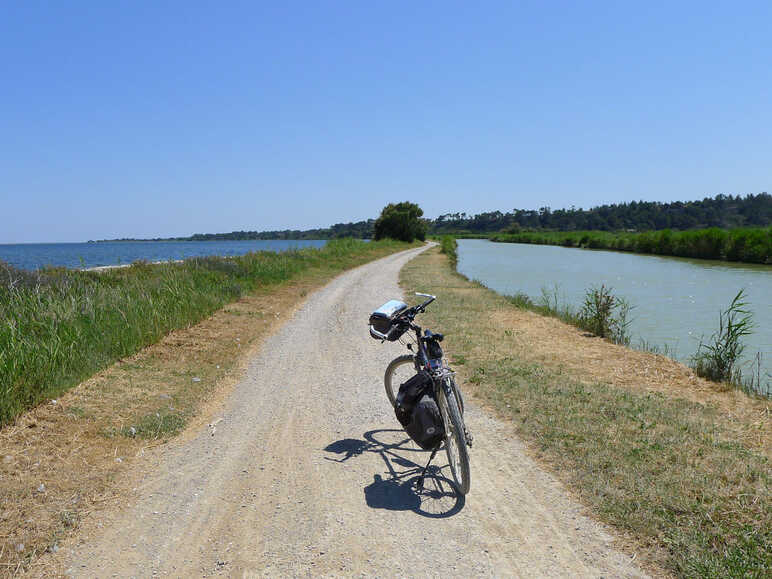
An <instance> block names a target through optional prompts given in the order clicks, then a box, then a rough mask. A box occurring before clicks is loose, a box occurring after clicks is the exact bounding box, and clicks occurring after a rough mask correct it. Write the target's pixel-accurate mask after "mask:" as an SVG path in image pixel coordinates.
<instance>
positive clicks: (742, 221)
mask: <svg viewBox="0 0 772 579" xmlns="http://www.w3.org/2000/svg"><path fill="white" fill-rule="evenodd" d="M769 225H772V195H769V194H768V193H759V194H758V195H746V196H745V197H741V196H740V195H736V196H733V195H717V196H716V197H714V198H709V197H706V198H705V199H703V200H702V201H675V202H673V203H659V202H656V201H632V202H630V203H619V204H614V205H601V206H600V207H594V208H592V209H581V208H579V209H577V208H575V207H571V208H570V209H557V210H555V211H553V210H551V209H550V208H549V207H542V208H540V209H539V210H526V209H515V210H513V211H512V212H511V213H502V212H501V211H492V212H489V213H480V214H478V215H467V214H466V213H447V214H445V215H440V216H439V217H438V218H437V219H435V220H434V221H433V222H432V223H431V225H430V227H429V233H430V234H432V235H441V234H444V233H493V232H500V231H506V230H512V232H517V231H518V230H520V229H551V230H556V231H584V230H598V231H624V230H635V231H647V230H659V229H680V230H684V229H700V228H709V227H720V228H722V229H729V228H735V227H767V226H769Z"/></svg>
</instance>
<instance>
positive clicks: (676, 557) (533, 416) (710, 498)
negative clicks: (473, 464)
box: [401, 254, 772, 577]
mask: <svg viewBox="0 0 772 579" xmlns="http://www.w3.org/2000/svg"><path fill="white" fill-rule="evenodd" d="M401 283H402V284H403V287H404V288H405V289H406V290H407V291H412V289H413V288H417V287H420V288H421V290H422V291H426V292H430V293H433V294H435V295H437V296H438V299H437V301H436V302H434V303H433V304H432V306H431V308H429V310H428V312H427V313H426V314H425V316H426V319H425V320H424V322H423V324H425V325H427V326H430V327H432V328H436V329H437V330H439V331H442V332H443V333H445V336H446V339H445V342H444V343H443V346H444V347H445V348H446V350H447V352H448V353H449V355H450V359H451V360H454V359H456V358H459V357H460V358H462V359H463V360H464V364H463V365H462V366H458V367H456V370H457V371H458V372H459V374H460V375H462V376H463V377H465V379H466V380H467V381H468V382H471V384H473V385H474V386H473V387H472V386H471V385H469V388H473V391H474V393H475V394H476V395H477V396H479V397H481V398H482V399H484V400H485V401H486V402H487V403H488V404H491V405H493V406H494V407H495V408H496V409H497V410H498V411H499V412H500V413H501V415H502V416H504V417H506V418H508V419H509V420H510V421H511V424H512V425H513V427H514V428H515V430H516V432H517V433H518V435H519V436H520V437H522V438H523V439H524V440H525V441H527V442H528V444H529V447H530V448H531V449H532V451H533V452H534V453H535V454H536V455H537V457H538V458H540V459H541V460H543V461H545V462H546V463H547V464H549V465H551V467H552V470H553V471H554V472H555V473H556V475H557V476H558V477H559V478H560V479H561V480H563V481H564V483H565V484H567V485H568V486H569V488H570V489H571V491H572V492H573V493H574V494H575V496H578V497H579V498H580V499H581V500H582V501H583V502H584V503H585V504H587V505H588V506H589V507H590V508H591V509H592V510H593V512H594V513H595V515H596V516H597V517H598V518H600V519H601V520H603V521H605V522H607V523H609V524H611V525H613V526H615V527H616V528H617V529H619V530H621V531H622V532H624V533H625V534H626V535H627V536H628V537H630V538H633V539H634V540H635V541H636V543H637V544H638V547H639V549H641V550H642V551H643V552H644V553H647V555H648V557H649V558H650V559H649V560H651V561H653V562H655V563H656V564H657V565H659V566H661V567H662V568H664V569H666V570H667V571H669V572H672V573H675V574H676V575H678V576H681V577H697V576H698V577H765V576H769V569H771V568H772V500H771V499H770V496H771V493H770V490H771V489H770V483H771V482H772V469H771V468H770V464H769V461H768V459H767V458H766V457H765V456H764V455H762V454H760V453H759V452H756V451H754V450H752V449H750V448H749V447H747V446H745V445H744V443H743V441H742V440H741V439H740V437H739V435H738V432H737V429H736V425H734V424H732V423H731V420H732V418H731V417H729V418H727V417H726V415H725V414H724V413H722V412H718V411H717V410H716V409H715V408H713V407H710V406H706V405H702V404H697V403H694V402H690V401H687V400H683V399H679V398H675V397H669V396H665V395H663V394H659V393H646V392H634V391H629V390H625V389H623V388H616V387H613V386H610V385H606V384H587V383H582V382H580V381H578V380H576V379H575V378H573V377H572V376H571V375H569V374H567V373H566V372H565V371H564V370H563V369H562V368H561V367H560V365H559V361H558V362H556V363H555V364H554V365H546V364H543V365H541V364H534V363H533V362H532V361H529V360H528V359H527V352H525V351H524V349H527V343H526V344H525V345H523V343H522V342H520V341H518V339H517V334H518V333H519V332H518V328H517V327H513V328H504V329H503V330H502V328H501V325H500V323H494V321H493V317H492V314H493V313H494V312H497V311H501V310H503V309H506V308H512V307H516V304H519V303H520V302H530V300H528V299H527V298H526V297H524V296H518V297H515V298H505V297H504V296H500V295H497V294H495V293H494V292H492V291H491V290H488V289H486V288H484V287H481V286H480V285H479V284H475V283H474V282H469V281H467V280H466V279H464V278H463V277H462V276H460V275H458V274H456V273H455V272H453V271H452V270H451V268H450V267H448V264H447V262H444V263H443V262H442V261H440V262H437V261H436V259H435V260H434V261H432V257H431V256H430V255H426V254H422V255H421V256H419V257H417V258H416V259H414V260H413V261H411V262H410V263H409V264H408V265H407V266H406V267H405V268H404V269H403V271H402V279H401ZM462 384H463V383H462ZM462 387H463V386H462ZM759 404H760V406H761V403H759ZM470 427H471V428H472V429H473V428H474V425H470Z"/></svg>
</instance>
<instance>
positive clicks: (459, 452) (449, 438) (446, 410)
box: [438, 379, 470, 495]
mask: <svg viewBox="0 0 772 579" xmlns="http://www.w3.org/2000/svg"><path fill="white" fill-rule="evenodd" d="M438 398H439V400H438V402H439V406H440V412H441V413H442V420H443V422H444V423H445V451H446V452H447V454H448V463H450V472H451V474H452V475H453V480H454V481H455V485H456V489H457V490H458V492H459V493H461V494H462V495H465V494H466V493H468V492H469V485H470V477H469V452H468V450H467V447H466V435H465V433H464V419H463V418H462V417H461V412H460V411H459V408H458V402H457V397H456V392H455V388H454V385H453V383H452V382H450V381H449V380H448V379H446V380H445V381H443V384H442V388H440V391H439V393H438Z"/></svg>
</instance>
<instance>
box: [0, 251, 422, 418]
mask: <svg viewBox="0 0 772 579" xmlns="http://www.w3.org/2000/svg"><path fill="white" fill-rule="evenodd" d="M405 247H408V245H407V244H403V243H399V242H394V241H390V240H389V241H380V242H371V243H365V242H362V241H358V240H353V239H343V240H334V241H330V242H329V243H328V244H327V245H326V246H324V247H323V248H320V249H302V250H294V251H288V252H284V253H274V252H265V251H264V252H256V253H250V254H247V255H244V256H241V257H234V258H220V257H205V258H196V259H190V260H186V261H185V262H183V263H165V264H159V265H150V264H147V263H144V262H137V263H134V264H132V265H131V266H130V267H127V268H116V269H111V270H107V271H102V272H94V271H76V270H66V269H47V270H42V271H39V272H28V271H23V270H17V269H14V268H12V267H10V266H8V265H6V264H2V263H0V426H1V425H3V424H6V423H8V422H9V421H11V420H13V419H14V417H16V416H18V415H19V413H21V412H23V411H24V410H26V409H28V408H30V407H32V406H34V405H35V404H37V403H39V402H40V401H42V400H45V399H47V398H50V397H56V396H58V395H59V394H61V393H62V392H64V391H66V390H67V389H69V388H71V387H72V386H74V385H76V384H78V383H79V382H81V381H82V380H84V379H86V378H88V377H89V376H91V375H93V374H94V373H95V372H97V371H99V370H100V369H102V368H105V367H106V366H108V365H109V364H111V363H113V362H115V361H116V360H119V359H122V358H125V357H127V356H129V355H131V354H133V353H135V352H137V351H138V350H139V349H141V348H143V347H144V346H147V345H149V344H152V343H154V342H157V341H158V340H159V339H160V338H161V337H163V336H164V335H165V334H167V333H168V332H170V331H171V330H174V329H177V328H182V327H187V326H190V325H193V324H195V323H197V322H198V321H200V320H202V319H203V318H205V317H206V316H208V315H210V314H211V313H213V312H214V311H216V310H217V309H219V308H221V307H222V306H224V305H225V304H227V303H229V302H232V301H234V300H236V299H238V298H239V297H240V296H242V295H244V294H245V293H247V292H250V291H252V290H255V289H257V288H258V287H263V286H272V285H276V284H280V283H282V282H286V281H289V280H291V279H292V278H294V277H296V276H297V275H298V274H299V273H301V272H303V271H306V270H308V269H310V268H322V269H327V270H334V271H336V270H342V269H344V268H346V267H350V266H353V265H357V264H359V263H363V262H364V261H367V260H368V259H371V258H373V257H375V256H377V255H382V254H383V253H384V252H385V251H396V250H397V249H401V248H405ZM169 420H172V419H171V418H170V419H169ZM149 421H150V423H152V417H151V419H149ZM169 428H170V427H169V426H168V425H166V424H164V425H162V426H161V429H162V430H167V429H169ZM150 430H151V428H150V426H149V427H148V431H150Z"/></svg>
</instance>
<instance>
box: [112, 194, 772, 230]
mask: <svg viewBox="0 0 772 579" xmlns="http://www.w3.org/2000/svg"><path fill="white" fill-rule="evenodd" d="M426 222H427V225H428V234H429V235H446V234H454V235H461V236H464V235H471V236H483V237H487V235H488V234H491V233H500V232H509V233H517V232H519V231H520V230H522V229H535V230H554V231H584V230H598V231H625V230H633V231H647V230H659V229H679V230H684V229H698V228H709V227H720V228H722V229H730V228H736V227H767V226H769V225H772V195H769V194H768V193H759V194H758V195H753V194H750V195H746V196H744V197H742V196H740V195H717V196H716V197H714V198H709V197H706V198H705V199H703V200H702V201H674V202H673V203H659V202H656V201H632V202H630V203H619V204H614V205H601V206H600V207H593V208H592V209H581V208H579V209H577V208H575V207H571V208H570V209H556V210H555V211H553V210H552V209H550V208H549V207H542V208H540V209H538V210H535V209H514V210H513V211H512V212H510V213H502V212H501V211H491V212H488V213H480V214H477V215H467V214H466V213H446V214H444V215H440V216H439V217H437V219H427V220H426ZM374 226H375V219H368V220H366V221H357V222H356V223H337V224H335V225H333V226H331V227H326V228H322V229H306V230H302V231H301V230H297V229H285V230H283V231H231V232H230V233H196V234H194V235H191V236H190V237H172V238H156V239H153V240H143V241H219V240H248V239H338V238H342V237H354V238H357V239H371V238H372V237H373V229H374ZM112 241H138V240H135V239H121V240H112Z"/></svg>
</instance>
